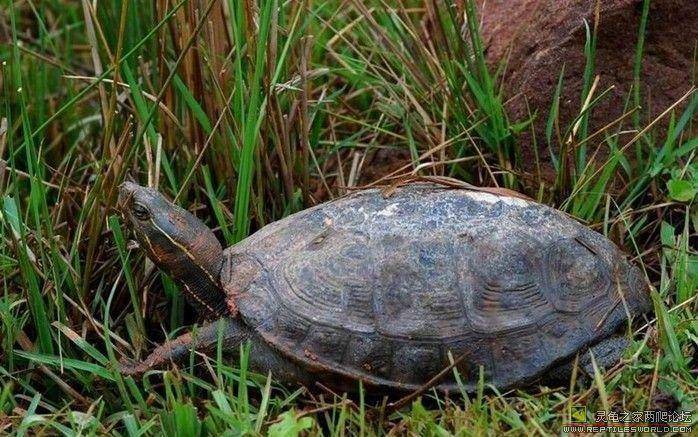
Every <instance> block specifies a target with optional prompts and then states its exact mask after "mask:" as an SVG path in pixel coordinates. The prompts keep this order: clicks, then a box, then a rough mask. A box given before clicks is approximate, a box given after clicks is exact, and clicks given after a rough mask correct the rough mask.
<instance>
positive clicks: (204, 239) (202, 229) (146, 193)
mask: <svg viewBox="0 0 698 437" xmlns="http://www.w3.org/2000/svg"><path fill="white" fill-rule="evenodd" d="M118 206H119V209H120V210H121V213H122V214H123V216H124V218H125V219H126V221H127V222H128V224H129V225H130V228H131V229H132V231H133V233H134V234H135V236H136V240H137V241H138V245H139V246H140V247H141V248H142V249H143V250H145V252H146V254H147V255H148V257H149V258H150V259H151V260H152V261H153V262H154V263H155V264H156V265H157V266H158V267H159V268H160V269H161V270H163V271H164V272H166V273H167V274H169V275H170V276H171V277H173V278H174V279H175V280H177V281H178V282H180V283H181V284H182V286H183V287H184V289H185V290H184V291H185V293H186V294H187V295H188V296H189V298H190V300H191V301H192V303H193V304H194V305H195V306H196V307H198V308H199V309H202V307H203V309H204V310H207V309H208V310H210V312H213V309H212V308H216V307H217V306H218V305H219V303H220V302H216V299H220V297H221V296H220V295H218V294H219V293H221V294H222V291H221V290H220V284H219V273H220V269H221V263H222V260H223V249H222V248H221V244H220V243H219V242H218V239H217V238H216V236H215V235H214V234H213V232H212V231H211V230H210V229H209V228H208V227H207V226H206V225H205V224H204V223H203V222H201V221H200V220H199V219H197V218H196V217H194V215H193V214H191V213H190V212H189V211H187V210H185V209H183V208H180V207H179V206H177V205H175V204H174V203H172V202H170V201H169V200H167V199H166V198H165V197H164V196H163V195H162V194H160V193H159V192H158V191H157V190H155V189H153V188H147V187H142V186H140V185H137V184H134V183H132V182H124V183H123V184H122V185H121V186H120V187H119V201H118ZM214 295H215V296H214ZM209 307H210V308H209Z"/></svg>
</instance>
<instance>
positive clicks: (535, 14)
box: [480, 0, 698, 162]
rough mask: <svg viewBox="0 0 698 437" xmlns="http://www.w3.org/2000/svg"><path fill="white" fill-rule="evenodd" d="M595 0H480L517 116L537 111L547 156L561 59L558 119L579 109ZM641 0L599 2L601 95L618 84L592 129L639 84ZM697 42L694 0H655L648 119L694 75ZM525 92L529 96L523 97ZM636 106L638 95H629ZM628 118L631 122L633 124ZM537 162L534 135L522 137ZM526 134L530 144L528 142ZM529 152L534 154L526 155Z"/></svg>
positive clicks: (618, 110)
mask: <svg viewBox="0 0 698 437" xmlns="http://www.w3.org/2000/svg"><path fill="white" fill-rule="evenodd" d="M595 7H596V1H595V0H481V2H480V18H481V20H482V31H483V39H484V43H485V47H486V48H487V57H488V60H489V61H490V62H491V63H493V64H496V63H499V62H504V61H506V60H507V58H508V62H507V74H506V83H505V89H506V90H507V93H508V95H507V97H508V98H510V99H512V98H513V99H512V100H511V101H510V103H509V108H508V109H509V113H510V114H511V116H512V118H515V119H519V120H520V119H525V118H527V116H528V110H527V108H526V100H528V103H529V105H530V108H531V112H532V113H533V112H534V111H537V112H538V116H537V119H536V122H535V128H536V136H537V138H538V141H539V144H540V146H539V147H540V148H541V152H542V153H541V158H542V159H543V160H546V159H547V155H548V154H547V152H545V151H546V150H547V147H545V145H544V142H545V135H544V132H545V124H546V120H547V117H548V113H549V110H550V107H551V102H552V101H553V95H554V92H555V88H556V85H557V81H558V77H559V75H560V72H561V69H562V66H563V65H564V66H565V73H564V86H563V93H562V95H561V99H560V121H561V124H560V127H561V129H564V128H565V127H566V126H568V125H569V124H570V122H571V120H573V119H574V117H575V116H576V115H578V114H579V111H580V107H581V106H582V104H581V94H582V88H583V83H584V79H583V77H584V68H585V64H586V59H585V56H584V45H585V41H586V30H585V25H584V20H586V21H587V22H588V23H589V27H590V29H592V31H593V27H594V22H595ZM642 8H643V1H642V0H602V1H601V2H600V9H599V12H600V13H599V24H598V40H597V47H596V61H595V62H596V69H595V74H597V75H599V76H600V81H599V84H598V87H597V89H596V92H595V96H597V95H599V93H601V92H602V91H604V90H606V89H607V88H609V87H610V86H614V87H615V88H614V89H613V90H612V91H611V92H610V93H609V94H608V95H607V97H606V98H605V99H604V100H603V101H602V103H600V105H599V106H597V107H596V109H595V110H594V113H593V116H592V120H591V123H590V132H594V131H596V129H598V128H601V127H602V126H605V125H606V124H607V123H610V122H611V121H613V120H614V119H616V118H617V117H619V116H621V115H622V114H623V108H624V106H625V104H626V101H628V100H627V99H628V95H629V93H630V92H631V88H632V84H633V66H634V58H635V51H636V46H637V41H638V33H639V26H640V22H641V16H642ZM697 44H698V7H696V0H652V1H651V6H650V12H649V21H648V24H647V31H646V37H645V47H644V55H643V62H642V73H641V81H642V86H641V96H642V106H643V108H642V110H641V111H642V113H641V116H642V122H641V123H642V125H645V124H646V123H648V122H649V121H650V120H653V119H654V117H656V116H657V115H658V114H660V113H661V112H663V111H664V110H665V109H666V108H668V107H669V106H671V105H672V104H673V103H674V102H676V101H677V100H678V99H679V98H680V97H681V96H682V95H684V94H685V93H686V91H688V89H689V88H690V86H691V84H692V83H694V82H695V72H694V53H695V50H696V45H697ZM517 96H518V97H517ZM522 96H525V99H524V98H522ZM629 102H630V104H629V107H632V102H633V100H632V99H630V100H629ZM630 125H631V124H630V120H628V124H626V125H625V126H630ZM523 141H524V144H523V148H524V152H525V153H524V155H528V156H524V158H525V159H524V161H525V162H531V158H532V156H533V155H532V153H531V152H532V151H531V145H530V143H531V142H530V138H528V139H526V138H524V139H523ZM526 142H528V143H529V144H528V146H527V145H526ZM526 158H528V159H526Z"/></svg>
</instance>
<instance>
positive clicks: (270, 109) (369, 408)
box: [0, 0, 698, 436]
mask: <svg viewBox="0 0 698 437" xmlns="http://www.w3.org/2000/svg"><path fill="white" fill-rule="evenodd" d="M95 4H96V5H97V8H96V9H93V6H94V5H95ZM648 5H649V1H645V2H644V4H643V9H642V17H643V18H642V26H641V30H644V29H645V26H646V23H647V20H648V19H649V20H651V11H650V10H649V7H648ZM0 8H2V14H0V34H2V35H3V36H7V37H8V38H9V39H8V40H7V41H6V42H5V43H3V44H2V46H0V62H2V67H1V70H0V86H1V87H2V91H1V92H2V99H1V100H0V120H1V127H0V159H2V161H0V196H1V198H0V230H1V232H0V235H1V238H0V272H2V275H1V278H2V279H1V280H0V433H5V432H11V433H14V434H17V435H27V434H65V435H90V434H103V433H118V434H121V435H129V436H138V435H158V434H162V433H164V434H168V435H181V436H192V435H202V434H212V435H217V434H228V435H237V434H242V433H246V434H260V433H263V434H270V435H293V434H295V433H299V432H309V433H311V434H315V433H322V434H325V435H354V434H361V435H373V434H382V433H387V432H391V433H393V434H402V433H412V434H428V435H446V434H450V433H455V432H457V431H459V430H460V432H464V431H463V430H465V429H467V430H469V431H467V432H464V433H465V434H500V433H512V434H546V435H547V434H558V433H559V432H560V427H561V424H562V423H565V422H568V421H569V419H570V411H571V410H570V409H571V407H572V406H573V405H586V406H587V408H588V409H589V411H591V412H594V411H597V410H599V409H605V408H606V409H607V408H611V409H616V410H626V411H633V410H646V409H656V408H665V409H669V410H674V409H676V410H687V411H694V410H695V405H696V400H697V399H696V398H697V393H698V381H697V380H696V377H697V375H698V373H696V369H697V367H696V361H695V360H696V358H695V356H696V342H697V341H698V324H697V323H696V300H695V296H696V289H697V288H698V255H697V254H696V250H695V241H696V230H697V229H698V212H697V210H696V207H695V203H694V199H695V195H696V192H697V191H698V166H697V164H696V163H695V152H696V147H697V146H698V137H696V136H695V135H693V134H692V133H694V132H695V114H696V112H697V110H698V109H697V106H698V94H696V93H692V94H687V95H686V97H685V99H684V102H683V103H684V104H683V105H682V106H677V107H676V108H673V110H670V111H667V112H666V114H665V115H664V117H663V120H659V121H668V129H666V130H661V129H656V127H657V126H658V125H659V124H660V123H655V120H650V119H647V115H646V113H645V112H643V111H641V110H634V109H633V107H637V106H641V105H642V103H643V99H644V98H645V94H644V92H643V91H642V83H641V81H640V78H641V75H640V72H641V69H642V59H643V53H644V52H643V44H644V32H641V33H640V34H639V35H638V45H637V50H636V56H635V63H634V65H633V67H632V68H633V78H634V79H633V81H634V84H633V90H632V94H631V95H629V96H628V102H631V104H632V106H631V105H628V108H626V110H627V112H628V115H632V117H626V118H625V119H624V120H622V121H621V122H620V123H617V124H616V125H614V126H611V127H609V129H607V130H605V131H604V132H600V133H596V132H592V131H590V130H589V126H588V119H589V116H590V114H591V113H592V112H593V111H594V107H595V105H596V104H598V102H600V101H602V99H604V98H605V97H606V91H605V90H599V89H597V87H596V86H595V67H594V56H595V47H596V41H595V38H596V34H597V33H596V30H597V24H596V23H588V27H587V29H588V32H587V38H588V41H587V44H586V46H585V47H584V56H585V58H586V60H587V68H586V70H585V72H584V94H583V96H582V99H581V100H582V101H583V102H585V104H584V105H583V106H582V107H580V110H579V116H578V117H577V118H576V119H575V120H572V121H571V122H569V123H563V122H562V121H561V120H559V119H558V106H559V95H560V90H561V89H563V88H564V86H565V84H564V81H563V80H562V77H563V75H562V73H561V75H560V81H559V83H558V84H557V91H556V94H555V95H556V96H558V97H556V98H554V99H553V105H552V107H551V108H550V110H549V111H548V112H547V113H545V114H538V115H537V116H538V117H544V119H545V120H546V121H547V123H546V129H545V132H535V131H534V130H533V125H532V124H531V123H530V122H529V120H511V119H509V117H508V116H507V112H506V104H505V100H504V96H503V94H502V92H501V87H500V83H501V80H502V78H503V77H502V75H506V69H505V68H502V69H499V70H497V71H493V70H492V69H491V68H489V67H488V65H487V64H486V62H485V58H484V55H483V42H482V40H481V38H480V36H479V34H478V29H477V23H478V20H476V19H470V20H468V21H467V24H466V23H464V22H463V16H464V14H467V15H468V17H471V18H473V17H475V9H474V4H473V3H472V2H471V1H466V2H456V5H455V6H453V7H450V6H447V5H446V4H445V3H444V2H440V1H434V2H421V1H411V2H397V3H396V6H395V7H393V8H388V7H387V6H386V4H385V3H383V2H380V1H368V2H359V1H339V0H327V1H297V2H283V1H279V0H259V1H258V2H242V1H237V2H236V1H232V0H213V1H211V0H200V1H195V0H183V1H179V2H177V1H169V2H168V1H164V0H157V1H153V2H136V1H133V0H115V1H110V2H97V3H95V2H89V1H82V2H68V1H65V0H49V1H43V2H36V1H32V0H23V1H12V0H8V1H6V2H3V3H2V5H0ZM648 16H649V18H648ZM422 20H426V21H422ZM425 23H426V24H425ZM686 85H687V88H688V86H690V85H691V84H686ZM628 130H629V132H630V133H628ZM527 131H528V132H529V133H532V136H533V138H535V139H536V142H537V143H538V144H539V145H541V147H539V156H540V158H541V160H542V159H543V158H544V157H549V160H550V161H551V162H552V163H553V164H552V165H553V168H554V170H555V173H556V177H554V178H553V179H554V180H552V181H549V180H547V179H542V178H541V176H540V171H537V172H535V171H534V172H533V173H531V172H527V171H526V170H525V169H526V168H527V167H526V166H525V165H524V164H525V163H523V162H522V158H521V153H520V150H519V148H518V146H517V144H518V143H517V138H518V137H519V136H520V135H521V134H522V133H524V132H527ZM536 134H538V135H536ZM543 145H545V146H543ZM597 149H601V150H603V151H605V152H606V153H599V154H597V153H596V150H597ZM571 150H574V151H575V152H574V153H570V151H571ZM402 152H404V153H402ZM401 153H402V154H401ZM631 153H632V155H633V156H631ZM381 154H389V156H403V157H404V156H406V157H407V158H405V160H404V162H402V161H401V162H400V164H407V165H408V166H407V167H406V171H407V172H411V171H414V172H416V173H419V174H424V175H447V176H452V177H456V178H459V179H462V180H465V181H467V182H470V183H474V184H477V185H486V186H492V185H498V186H506V187H509V188H514V189H517V190H519V191H522V192H525V193H527V194H528V195H530V196H531V197H534V198H536V199H538V200H539V201H541V202H545V203H548V204H550V205H553V206H555V207H558V208H561V209H563V210H565V211H567V212H569V213H571V214H572V215H574V216H576V217H578V218H579V219H580V220H582V221H584V222H586V223H588V224H589V225H590V226H592V227H593V228H594V229H596V230H598V231H600V232H603V233H604V234H606V235H608V236H609V237H610V238H612V239H613V240H614V241H616V242H617V243H618V244H619V245H621V246H622V247H623V248H624V249H625V250H626V252H628V253H630V254H633V255H634V258H635V262H636V263H637V264H638V265H641V266H642V268H643V269H644V271H645V272H646V274H647V277H648V279H649V280H650V281H651V282H652V284H653V288H654V290H653V293H652V297H653V302H654V307H655V313H656V314H655V316H656V320H651V321H650V323H648V324H646V325H645V326H641V327H635V328H639V329H636V330H635V331H634V332H632V334H633V337H632V338H633V343H632V345H631V347H630V348H629V349H628V351H627V353H626V355H625V357H624V360H623V361H622V364H621V365H620V366H618V367H616V368H614V369H610V370H609V369H607V370H606V371H601V370H600V369H599V370H598V371H597V372H595V374H594V376H593V380H592V381H581V380H577V378H575V377H573V380H572V381H571V383H570V386H569V387H542V386H541V387H534V388H531V389H528V390H522V391H512V392H507V393H500V392H498V391H496V390H493V389H491V388H488V387H487V385H486V381H484V380H483V381H482V382H481V385H480V389H479V390H478V391H477V392H476V393H473V394H471V395H467V394H464V393H463V394H458V395H457V396H452V397H450V398H445V397H443V396H437V395H436V393H433V392H428V393H427V394H425V395H424V396H423V397H422V400H417V401H414V402H413V403H410V404H409V405H407V406H406V407H405V408H403V409H401V410H400V411H397V412H392V413H388V412H386V411H385V410H383V409H381V408H380V404H379V405H378V406H376V405H375V404H374V403H372V402H371V401H370V399H371V398H370V396H369V397H364V396H363V395H362V396H360V397H358V398H347V397H346V396H340V395H335V394H332V393H328V392H320V393H317V392H308V391H306V390H305V389H303V388H288V387H282V386H280V385H278V384H277V383H276V382H275V381H274V379H273V375H272V376H269V375H257V374H254V373H251V372H248V370H247V367H246V362H247V361H246V357H247V354H248V351H247V350H246V349H244V348H243V349H242V350H241V351H240V354H241V360H240V362H239V363H238V364H234V365H232V366H231V363H226V362H224V361H223V360H222V359H221V358H220V354H219V355H218V356H216V357H211V358H210V359H209V360H208V361H207V366H206V367H205V369H206V371H205V372H204V373H205V374H206V376H201V372H197V373H196V374H194V373H193V372H192V369H191V366H185V367H184V368H182V369H178V370H173V371H169V372H165V373H164V374H163V375H162V378H150V379H148V378H146V379H145V380H144V381H134V380H133V379H131V378H123V377H122V376H121V375H120V374H119V373H118V372H117V371H115V365H116V363H117V361H118V360H119V359H120V358H121V357H123V356H127V357H135V358H139V357H143V356H144V355H146V354H147V353H148V351H149V350H150V349H151V348H152V346H153V344H154V343H160V342H162V341H163V340H164V339H165V338H167V337H172V336H175V335H177V334H178V333H181V332H183V331H186V330H188V329H189V326H191V325H192V324H193V323H195V319H194V317H193V314H192V311H191V309H190V308H189V307H187V306H186V305H185V303H184V301H183V299H182V298H181V296H180V294H179V293H178V290H177V286H176V285H175V284H174V283H173V282H172V281H171V280H169V278H167V277H165V276H164V275H162V274H161V273H158V272H157V271H153V269H152V265H151V264H150V263H148V262H147V261H145V260H144V259H143V257H142V254H140V253H138V252H131V251H129V250H128V249H127V240H128V229H126V228H125V227H124V223H121V221H120V218H119V217H118V216H117V215H116V213H115V211H114V209H113V207H114V202H115V196H116V191H115V187H116V186H117V185H118V184H119V183H120V181H122V180H124V179H125V178H128V177H132V178H135V179H137V180H139V181H141V182H143V183H149V184H150V185H153V186H157V187H159V189H160V190H162V191H163V192H165V193H167V194H168V195H169V196H170V197H171V198H176V199H177V202H178V203H180V204H181V205H184V206H186V207H188V208H190V209H191V210H195V211H197V215H198V216H199V217H202V218H205V219H206V220H207V222H208V224H209V225H210V226H211V227H212V228H215V229H216V233H217V235H218V236H219V237H220V238H221V239H222V240H224V241H225V242H227V243H228V244H233V243H235V242H236V241H239V240H240V239H242V238H244V237H245V236H246V235H248V234H249V233H250V232H251V231H253V230H255V229H258V228H259V227H261V226H264V225H265V224H267V223H269V222H272V221H274V220H277V219H279V218H281V217H283V216H285V215H288V214H290V213H293V212H296V211H298V210H301V209H303V208H305V207H308V206H311V205H313V204H316V203H318V202H321V201H324V200H327V199H330V198H333V197H336V196H339V195H342V194H344V193H345V192H346V187H350V186H352V185H353V186H356V185H360V184H366V183H369V182H372V181H373V180H375V179H377V178H380V177H382V176H388V175H389V174H390V172H391V171H392V170H393V169H394V166H391V167H386V168H383V167H381V166H380V165H374V164H372V160H373V162H375V163H377V162H378V161H379V159H377V158H376V156H379V155H381ZM541 165H543V164H542V163H536V165H535V166H534V167H537V168H540V166H541ZM372 171H373V172H374V173H373V174H374V175H376V176H374V177H370V176H367V175H368V174H370V173H371V172H372ZM193 358H194V357H192V364H193V363H194V362H195V361H194V360H193ZM197 362H198V361H197ZM377 407H378V408H377ZM693 420H694V421H695V420H696V418H695V417H694V419H693Z"/></svg>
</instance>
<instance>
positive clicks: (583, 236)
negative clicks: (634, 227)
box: [221, 184, 649, 389]
mask: <svg viewBox="0 0 698 437" xmlns="http://www.w3.org/2000/svg"><path fill="white" fill-rule="evenodd" d="M221 278H222V282H223V285H224V288H225V290H226V293H227V295H228V298H229V300H230V306H231V307H234V308H237V310H238V311H239V314H240V316H241V317H242V318H243V320H244V321H245V322H246V323H247V324H248V325H249V326H251V327H253V329H255V330H256V331H257V332H258V333H259V334H260V335H261V336H262V337H263V338H264V340H265V341H266V342H267V343H268V344H270V345H271V346H272V347H273V348H274V349H276V350H278V351H279V352H280V353H282V354H283V355H285V356H286V357H288V358H290V359H292V360H294V361H296V362H298V363H300V364H302V365H303V366H304V367H305V368H307V369H309V371H311V372H319V373H323V374H327V373H330V374H334V375H335V379H337V380H339V381H340V382H342V381H343V380H344V381H345V382H346V383H347V384H351V383H355V381H356V380H359V379H360V380H363V381H364V383H366V384H369V385H372V386H380V387H386V388H401V389H413V388H416V387H418V386H420V385H421V384H423V383H425V382H426V381H428V380H429V379H430V378H432V377H433V376H434V375H435V374H437V373H438V372H440V371H441V370H443V369H444V368H446V367H448V365H449V364H450V363H451V358H450V357H452V359H454V360H458V365H457V366H456V367H457V368H458V371H459V374H460V376H461V378H462V381H463V383H464V384H465V385H466V387H467V388H472V387H473V386H474V384H476V382H477V379H478V375H479V369H480V367H482V368H483V369H484V373H485V379H486V380H487V382H490V383H493V384H495V385H496V386H498V387H501V388H504V387H510V386H514V385H517V384H521V383H522V382H526V381H530V380H533V379H535V378H537V377H539V376H540V375H541V374H543V373H544V372H545V371H546V370H548V369H551V368H553V367H555V366H556V365H558V364H559V363H561V362H564V361H569V360H570V358H573V357H574V355H575V354H576V353H577V352H578V351H581V350H583V349H585V348H586V347H588V346H590V345H592V344H594V343H597V342H599V341H600V340H602V339H604V338H606V337H608V336H610V335H611V334H613V333H614V332H615V331H617V330H618V328H619V327H620V326H622V325H623V324H624V323H626V320H627V318H628V314H631V315H637V314H640V313H642V312H645V311H646V310H647V309H648V308H649V302H648V298H647V294H646V289H645V285H644V282H643V280H642V277H641V275H640V272H639V271H638V269H637V268H636V267H634V266H632V265H631V264H630V263H629V262H628V261H626V259H625V257H624V256H623V254H622V253H621V252H620V251H619V250H618V248H617V247H616V246H615V245H614V244H613V243H612V242H611V241H609V240H608V239H607V238H605V237H604V236H602V235H600V234H598V233H596V232H594V231H592V230H590V229H588V228H587V227H585V226H583V225H582V224H580V223H578V222H576V221H574V220H573V219H571V218H569V217H567V216H566V215H564V214H563V213H561V212H559V211H556V210H554V209H552V208H549V207H547V206H544V205H541V204H537V203H535V202H532V201H527V200H523V199H519V198H513V197H500V196H496V195H493V194H489V193H483V192H475V191H467V190H460V189H448V188H443V187H437V186H434V185H429V184H413V185H408V186H405V187H402V188H399V189H397V190H396V191H395V192H394V193H393V194H392V195H391V196H390V197H387V198H385V197H384V196H383V195H382V194H381V191H380V190H377V189H376V190H366V191H361V192H357V193H354V194H351V195H348V196H346V197H343V198H340V199H337V200H334V201H331V202H328V203H325V204H322V205H319V206H317V207H314V208H311V209H308V210H305V211H302V212H300V213H297V214H294V215H292V216H289V217H287V218H285V219H283V220H280V221H278V222H276V223H273V224H270V225H268V226H266V227H264V228H263V229H261V230H260V231H259V232H257V233H256V234H254V235H252V236H251V237H249V238H248V239H246V240H244V241H243V242H241V243H239V244H238V245H236V246H233V247H231V248H228V249H227V250H226V251H225V254H224V264H223V271H222V273H221ZM451 373H452V372H451ZM453 383H454V381H453V377H452V376H451V375H450V374H449V375H447V376H446V377H444V379H443V380H441V381H440V385H441V387H442V388H449V387H450V386H452V385H453Z"/></svg>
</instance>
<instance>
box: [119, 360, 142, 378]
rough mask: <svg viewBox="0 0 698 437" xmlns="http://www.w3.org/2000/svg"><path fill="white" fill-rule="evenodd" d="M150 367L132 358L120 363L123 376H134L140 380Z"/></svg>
mask: <svg viewBox="0 0 698 437" xmlns="http://www.w3.org/2000/svg"><path fill="white" fill-rule="evenodd" d="M148 368H149V366H148V365H147V364H146V363H145V362H142V361H136V360H133V359H131V358H122V359H121V360H120V361H119V373H121V374H122V375H123V376H132V377H134V378H140V377H141V376H143V374H144V373H145V372H146V371H148Z"/></svg>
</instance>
